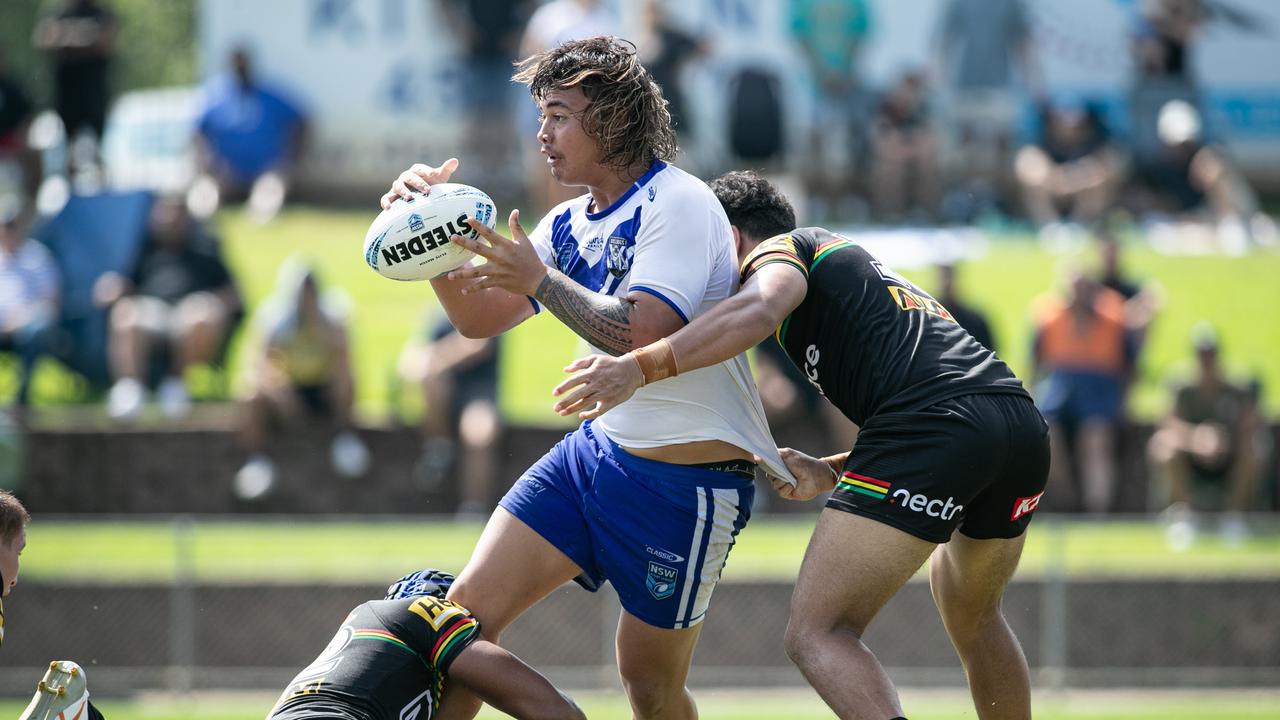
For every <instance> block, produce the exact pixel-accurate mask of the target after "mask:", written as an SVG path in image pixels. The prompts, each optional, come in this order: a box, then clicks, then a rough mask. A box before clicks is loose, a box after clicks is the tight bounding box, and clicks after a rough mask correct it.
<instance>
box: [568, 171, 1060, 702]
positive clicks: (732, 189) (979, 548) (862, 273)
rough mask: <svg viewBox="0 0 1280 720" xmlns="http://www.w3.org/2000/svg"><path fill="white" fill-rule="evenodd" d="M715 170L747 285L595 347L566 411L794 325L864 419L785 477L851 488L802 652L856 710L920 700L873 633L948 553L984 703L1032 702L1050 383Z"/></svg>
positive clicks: (796, 642) (941, 606)
mask: <svg viewBox="0 0 1280 720" xmlns="http://www.w3.org/2000/svg"><path fill="white" fill-rule="evenodd" d="M711 188H712V190H714V191H715V193H716V196H717V197H719V199H720V202H721V204H723V205H724V208H725V211H726V212H727V214H728V216H729V222H730V223H731V224H732V225H733V233H734V236H735V239H736V240H737V243H738V254H739V258H740V259H741V261H742V283H743V284H742V288H741V290H740V291H739V292H738V294H737V295H735V296H733V297H730V298H729V299H727V300H725V301H723V302H721V303H720V304H719V305H717V306H716V307H715V308H714V309H712V310H711V311H709V312H707V313H706V314H705V315H703V316H701V317H699V318H697V319H696V320H694V321H693V322H691V323H690V324H689V325H687V326H686V327H684V328H682V329H680V330H679V331H678V332H676V333H674V334H672V335H671V336H670V337H668V338H666V339H664V340H659V341H657V342H655V343H652V344H650V345H648V346H646V347H644V348H641V349H639V350H635V351H632V352H630V353H628V354H626V355H622V356H620V357H616V358H614V357H606V356H599V355H597V356H592V357H588V358H582V359H580V360H577V361H575V362H574V363H573V364H571V365H570V366H569V367H568V368H566V370H567V371H569V372H574V373H576V374H575V375H574V376H573V377H571V378H570V379H568V380H566V381H565V382H564V383H562V384H561V385H560V386H559V387H557V388H556V390H555V393H556V395H563V398H562V399H561V400H560V401H559V402H557V403H556V410H557V411H558V412H560V413H561V414H568V413H570V412H579V415H580V416H581V417H584V418H590V417H595V416H597V415H599V414H601V413H603V412H605V411H607V410H608V409H610V408H612V407H614V406H616V405H617V404H618V403H620V402H622V401H623V400H625V399H626V398H628V397H630V395H631V393H632V392H634V391H635V389H636V388H637V387H639V386H640V385H643V384H645V383H648V382H655V381H658V380H661V379H663V378H666V377H670V376H672V375H675V374H676V373H677V372H690V371H695V370H696V369H698V368H701V367H704V366H706V365H709V364H711V363H715V362H719V361H721V360H724V359H725V358H728V357H731V356H733V355H735V354H737V353H740V352H743V351H744V350H746V349H748V348H750V347H752V346H754V345H755V344H756V343H758V342H760V341H761V340H763V339H764V338H766V337H768V335H769V334H770V333H773V332H775V330H776V337H777V338H778V342H779V343H780V344H781V345H782V347H783V348H784V349H785V350H786V352H787V355H788V356H789V357H790V358H791V360H792V362H794V363H795V364H796V366H797V367H799V368H800V369H801V370H802V371H803V372H804V373H805V375H807V376H808V378H809V380H810V381H811V382H812V383H813V384H814V385H815V386H817V387H818V389H819V390H821V391H822V392H823V393H824V394H825V395H826V396H827V397H828V398H829V399H830V400H831V401H832V402H833V403H834V404H835V405H836V407H838V408H839V409H840V410H841V411H842V412H843V413H844V414H845V415H847V416H848V417H849V419H851V420H853V421H854V422H855V423H857V424H858V425H859V426H860V428H861V432H860V434H859V435H858V440H857V443H856V444H855V446H854V448H853V451H852V452H848V453H842V454H840V455H833V456H831V457H828V458H824V459H817V458H811V457H809V456H807V455H804V454H802V453H798V452H794V451H784V454H783V457H784V459H786V461H787V465H788V467H789V468H790V469H791V471H792V473H793V474H794V475H795V476H796V478H797V479H798V481H799V482H798V484H797V485H795V486H791V485H787V484H784V483H783V482H782V481H780V480H775V482H774V485H775V487H776V488H777V489H778V491H779V493H780V494H782V495H783V496H784V497H791V498H796V499H808V498H811V497H814V496H815V495H817V494H818V493H819V492H825V491H832V493H831V497H830V499H829V500H828V501H827V506H826V509H825V510H824V511H823V512H822V514H821V516H820V517H819V519H818V524H817V527H816V529H815V530H814V534H813V538H812V539H811V541H810V543H809V549H808V550H807V551H806V553H805V559H804V564H803V566H802V567H801V570H800V576H799V578H798V579H797V581H796V588H795V592H794V594H793V596H792V601H791V618H790V621H789V623H788V625H787V632H786V649H787V654H788V655H789V656H790V657H791V658H792V660H793V661H794V662H795V663H796V664H797V665H798V666H799V667H800V670H801V671H802V672H803V673H804V675H805V677H806V678H807V679H808V680H809V682H810V684H812V685H813V686H814V688H815V689H817V691H818V692H819V694H821V695H822V698H823V699H824V700H825V701H826V702H827V704H828V705H830V706H831V708H832V709H833V710H835V711H836V713H837V714H838V715H839V716H840V717H842V718H874V719H875V720H887V719H888V718H894V717H900V716H901V715H902V709H901V707H900V705H899V701H898V698H897V693H896V691H895V690H894V688H893V684H892V683H891V682H890V680H889V678H888V676H887V675H886V673H885V671H884V668H883V667H881V665H880V663H879V661H877V660H876V657H875V655H873V654H872V652H871V651H870V650H869V649H868V648H867V646H866V645H864V644H863V642H862V639H861V638H862V636H863V633H864V631H865V630H866V628H867V626H868V625H869V624H870V623H871V621H872V619H873V618H874V617H875V616H876V613H878V612H879V610H880V608H881V607H883V606H884V604H885V603H886V602H887V601H888V600H889V598H891V597H893V595H894V594H895V593H897V591H898V589H899V588H901V587H902V585H903V584H904V583H906V581H907V580H908V579H909V578H910V577H911V576H912V575H913V574H914V573H915V572H916V570H917V569H919V567H920V566H921V565H922V564H923V563H924V561H925V560H926V559H928V558H929V556H930V554H933V560H932V563H931V566H930V570H929V582H930V585H931V588H932V590H933V596H934V600H935V602H936V603H937V606H938V610H939V612H940V613H941V615H942V620H943V624H944V625H945V626H946V629H947V633H948V634H949V635H950V636H951V641H952V643H953V644H954V645H955V648H956V651H957V652H958V653H959V655H960V659H961V662H962V663H963V664H964V669H965V672H966V675H967V677H968V680H969V688H970V691H971V693H972V695H973V700H974V703H975V705H976V707H977V713H978V717H980V718H983V720H990V719H992V718H1029V717H1030V716H1031V699H1030V679H1029V673H1028V670H1027V662H1026V659H1025V657H1024V656H1023V654H1022V649H1021V647H1020V646H1019V644H1018V640H1017V638H1016V637H1014V635H1013V632H1012V630H1011V629H1010V628H1009V625H1008V623H1007V622H1006V621H1005V619H1004V616H1003V614H1002V612H1001V609H1000V601H1001V597H1002V596H1003V594H1004V588H1005V585H1006V584H1007V583H1008V581H1009V579H1010V577H1011V576H1012V575H1013V572H1014V569H1015V568H1016V567H1017V564H1018V558H1019V556H1020V555H1021V553H1022V545H1023V539H1024V534H1023V533H1024V531H1025V530H1026V528H1027V524H1028V523H1029V522H1030V520H1031V515H1032V513H1033V511H1034V510H1035V508H1036V505H1037V504H1038V503H1039V501H1040V496H1041V494H1042V493H1043V490H1044V486H1045V480H1046V477H1047V474H1048V467H1049V445H1048V437H1047V427H1046V425H1045V422H1044V419H1043V418H1042V417H1041V416H1040V413H1039V411H1037V410H1036V407H1035V405H1034V404H1033V403H1032V401H1031V397H1030V396H1029V395H1028V394H1027V392H1026V391H1025V390H1024V389H1023V387H1022V383H1021V382H1019V380H1018V378H1017V377H1015V376H1014V374H1013V373H1012V372H1011V371H1010V370H1009V368H1008V367H1007V366H1006V365H1005V364H1004V363H1003V362H1001V361H1000V359H999V358H997V357H996V356H995V354H993V353H992V352H991V351H990V350H988V349H987V348H985V347H983V346H982V345H981V344H980V343H978V342H977V341H976V340H974V339H973V337H972V336H971V335H969V333H967V332H965V330H964V329H963V328H961V327H960V325H959V324H957V323H956V322H955V320H954V319H953V318H952V317H951V315H950V313H948V312H947V309H946V308H945V307H943V306H942V305H941V304H940V303H938V301H937V300H935V299H933V298H932V297H930V296H929V294H928V293H926V292H924V291H923V290H921V289H920V288H918V287H916V286H915V285H913V284H912V283H910V282H909V281H907V280H906V279H905V278H903V277H901V276H900V275H898V274H896V273H894V272H893V271H892V270H890V269H889V268H887V267H885V266H884V265H882V264H881V263H879V262H877V261H876V260H875V259H874V258H873V257H872V256H871V255H869V254H868V253H867V252H866V251H865V250H864V249H862V248H861V247H859V246H858V245H856V244H855V243H853V242H851V241H850V240H848V239H847V238H844V237H841V236H840V235H837V234H834V233H831V232H828V231H827V230H824V229H822V228H802V229H796V230H793V229H792V228H793V226H794V225H795V213H794V211H793V210H792V209H791V205H790V203H788V202H787V200H786V198H785V197H783V196H782V195H781V194H779V193H778V192H777V190H775V189H774V188H773V187H772V186H771V185H769V183H768V182H766V181H765V180H764V179H763V178H761V177H759V176H758V175H755V174H752V173H743V172H734V173H729V174H728V175H725V176H723V177H721V178H718V179H716V180H714V181H713V182H712V183H711ZM762 241H763V242H762ZM566 393H567V394H566ZM956 530H959V532H954V531H956ZM935 549H937V552H936V553H935V552H934V551H935Z"/></svg>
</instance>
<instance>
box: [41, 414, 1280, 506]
mask: <svg viewBox="0 0 1280 720" xmlns="http://www.w3.org/2000/svg"><path fill="white" fill-rule="evenodd" d="M774 430H775V437H776V440H777V442H778V443H779V444H780V445H784V446H790V447H795V448H798V449H801V450H805V451H807V452H812V453H817V454H828V453H831V452H835V449H834V448H833V446H832V445H831V443H829V442H828V441H827V440H826V438H825V434H824V433H823V431H822V429H821V428H820V427H819V426H818V425H817V424H816V423H797V424H790V425H782V426H779V427H776V428H774ZM564 432H565V431H564V429H547V428H527V427H518V428H511V429H509V430H508V431H507V432H506V433H505V435H504V437H503V440H502V443H501V448H500V449H499V455H500V464H499V473H498V480H497V482H496V483H495V490H494V492H495V494H497V495H500V494H501V493H502V492H504V491H505V490H506V488H507V487H509V486H510V484H511V482H512V481H514V480H515V478H517V477H519V476H520V473H521V472H523V471H524V470H525V468H527V467H528V466H529V465H530V464H532V463H533V462H534V461H535V460H537V459H538V458H539V457H541V456H542V454H543V453H544V452H546V451H547V449H548V448H550V447H551V446H552V445H553V444H555V442H556V441H558V440H559V439H560V438H561V437H562V436H563V434H564ZM1273 432H1274V433H1275V434H1276V440H1277V442H1276V446H1277V447H1280V427H1277V428H1275V429H1273ZM1150 433H1151V428H1150V426H1145V425H1135V426H1130V427H1128V428H1126V430H1125V431H1124V433H1123V437H1122V441H1121V457H1122V460H1121V473H1120V477H1121V478H1122V482H1121V483H1120V484H1119V487H1118V488H1117V499H1118V508H1119V509H1120V510H1121V511H1124V512H1144V511H1146V510H1147V509H1148V506H1147V504H1148V497H1147V496H1148V478H1147V475H1148V470H1147V465H1146V461H1145V457H1144V448H1145V446H1146V441H1147V438H1148V437H1149V436H1150ZM360 434H361V436H362V437H363V438H364V440H365V442H366V443H367V444H368V445H369V448H370V451H371V452H372V455H373V464H372V467H371V469H370V471H369V473H368V474H367V476H366V477H364V478H361V479H359V480H354V481H353V480H348V479H344V478H341V477H339V476H337V475H336V474H335V473H334V472H333V471H332V470H331V469H330V468H329V464H328V447H329V445H328V443H329V436H328V434H327V433H325V432H323V431H321V430H310V431H305V430H304V431H297V432H291V433H289V434H287V435H286V434H279V435H278V437H277V439H276V440H275V441H274V442H273V443H272V445H271V447H270V451H271V454H272V455H273V456H274V457H275V458H276V459H277V465H278V471H279V476H280V480H279V485H278V488H277V492H275V493H274V494H273V495H272V496H270V497H268V498H265V499H263V500H260V501H256V502H253V503H243V502H240V501H238V500H237V499H236V498H235V496H234V494H233V493H232V489H231V487H232V478H233V476H234V474H235V471H236V469H237V468H238V467H239V466H240V464H241V463H242V462H244V453H243V452H242V451H241V450H240V449H239V447H238V446H237V444H236V439H235V435H234V434H233V433H232V432H231V431H230V430H228V429H225V428H217V429H212V428H209V427H190V426H187V427H180V428H174V429H156V428H151V429H136V430H131V429H119V428H117V429H109V430H102V429H93V430H83V431H81V430H47V429H46V430H35V431H32V432H31V433H30V434H29V435H28V437H27V442H26V471H25V479H24V482H23V483H22V486H21V488H20V495H21V497H22V498H23V501H24V502H26V503H27V505H28V507H29V508H30V509H31V510H32V512H36V513H255V512H268V513H292V512H301V513H362V514H366V513H400V514H403V513H432V512H442V513H450V512H453V510H454V509H455V508H456V504H457V488H456V487H455V486H454V485H452V484H450V483H444V484H442V485H440V486H438V487H421V486H418V485H416V484H415V481H414V479H413V473H412V468H413V465H414V461H415V460H416V459H417V456H418V452H419V449H420V448H421V442H422V441H421V437H420V435H419V433H418V431H417V430H416V429H412V428H396V427H390V428H367V429H363V430H361V431H360ZM1276 477H1277V475H1276V468H1275V466H1274V462H1273V464H1272V466H1271V467H1270V468H1269V469H1268V471H1267V480H1266V481H1265V482H1264V483H1263V486H1264V489H1263V492H1262V493H1261V499H1260V502H1263V503H1265V507H1266V508H1270V509H1277V506H1276V498H1277V492H1276V486H1277V480H1276ZM1071 495H1072V493H1070V492H1062V491H1057V490H1054V489H1051V492H1049V493H1047V494H1046V495H1045V500H1044V502H1043V503H1042V504H1041V508H1042V509H1044V510H1046V511H1050V512H1060V511H1073V510H1075V509H1076V506H1075V504H1074V503H1073V502H1072V498H1071ZM756 497H757V503H758V505H757V511H758V512H801V513H812V512H816V511H817V510H818V509H819V508H820V507H821V504H822V503H821V501H814V502H809V503H794V502H786V501H783V500H780V499H777V498H775V497H774V496H773V492H772V490H771V489H769V488H767V487H761V488H760V492H758V493H757V496H756ZM495 499H496V498H495Z"/></svg>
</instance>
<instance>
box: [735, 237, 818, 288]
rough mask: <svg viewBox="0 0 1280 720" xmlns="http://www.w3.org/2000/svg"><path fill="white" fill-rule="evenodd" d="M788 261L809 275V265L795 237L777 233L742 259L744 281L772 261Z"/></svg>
mask: <svg viewBox="0 0 1280 720" xmlns="http://www.w3.org/2000/svg"><path fill="white" fill-rule="evenodd" d="M778 262H780V263H786V264H788V265H791V266H792V267H794V268H796V269H797V270H799V271H800V272H802V273H804V275H805V277H808V276H809V265H808V264H807V263H806V262H805V261H804V260H803V259H802V258H801V256H800V249H799V248H798V247H796V241H795V238H793V237H792V236H791V235H777V236H774V237H772V238H769V239H768V240H765V241H764V242H762V243H760V244H759V245H757V246H756V249H755V250H752V251H751V254H749V255H747V259H746V260H743V261H742V271H741V272H742V281H743V282H745V281H746V279H747V278H748V277H751V274H752V273H754V272H755V271H757V270H759V269H760V268H762V267H764V266H765V265H769V264H771V263H778Z"/></svg>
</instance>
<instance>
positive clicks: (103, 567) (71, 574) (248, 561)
mask: <svg viewBox="0 0 1280 720" xmlns="http://www.w3.org/2000/svg"><path fill="white" fill-rule="evenodd" d="M183 527H185V529H182V528H183ZM480 530H481V526H480V524H479V523H454V522H440V521H428V520H422V521H415V520H406V519H398V520H390V521H370V522H351V521H336V522H328V521H324V522H320V521H314V522H307V521H301V522H300V521H298V520H296V519H291V520H268V521H246V520H232V521H225V522H223V521H211V522H200V523H195V524H192V525H189V526H175V525H173V524H171V523H165V522H139V521H129V522H121V521H97V520H94V521H85V520H74V521H49V520H38V521H37V522H36V523H34V524H33V525H32V526H31V528H30V531H29V542H28V547H27V550H26V552H25V553H24V554H23V561H22V573H23V577H24V578H25V579H29V580H83V579H84V578H101V579H103V580H108V579H109V580H111V581H166V580H169V579H171V578H172V577H173V576H174V573H175V568H176V567H178V566H179V565H181V566H182V567H185V568H187V569H188V571H189V572H191V573H192V576H193V577H194V578H196V579H198V580H203V581H210V582H235V581H253V580H268V581H311V580H320V581H324V580H342V581H351V582H366V581H367V582H369V583H370V584H371V585H378V586H381V585H385V584H386V583H387V582H388V581H389V580H390V579H392V578H394V577H396V576H398V575H401V574H403V573H404V572H407V571H409V570H413V569H417V568H420V567H422V566H424V565H432V566H435V567H440V568H445V569H453V570H454V571H457V570H459V569H461V568H462V566H463V565H464V564H465V563H466V561H467V558H468V557H470V553H471V549H472V548H473V547H474V545H475V541H476V539H477V538H478V537H479V534H480ZM811 531H812V518H808V517H805V518H798V519H773V518H762V519H760V520H757V521H753V522H752V523H751V525H750V527H749V528H748V529H747V530H746V531H745V532H743V533H742V535H741V536H740V538H739V541H738V544H737V546H736V547H735V548H734V550H733V554H732V555H731V556H730V558H729V564H728V568H727V569H726V570H725V578H726V580H729V581H732V580H747V579H760V578H772V579H791V578H794V577H795V575H796V571H797V570H798V568H799V566H800V561H801V558H802V557H803V555H804V548H805V545H806V544H807V542H808V538H809V534H810V532H811ZM177 538H182V539H181V540H177ZM179 548H182V549H181V550H179ZM179 552H181V562H180V561H179ZM1049 567H1061V568H1063V569H1064V571H1065V572H1066V573H1068V574H1070V575H1074V576H1126V577H1131V576H1152V575H1157V576H1176V577H1192V576H1205V575H1213V576H1242V575H1245V576H1249V575H1266V576H1275V575H1277V574H1280V532H1277V529H1276V528H1275V527H1273V528H1272V529H1271V531H1270V532H1269V533H1264V534H1256V535H1254V536H1253V537H1251V538H1250V539H1249V540H1247V541H1246V543H1245V544H1244V545H1242V546H1240V547H1227V546H1225V545H1223V544H1222V543H1221V542H1219V541H1218V540H1217V538H1216V537H1214V536H1213V535H1211V534H1210V535H1206V536H1204V539H1203V540H1201V541H1200V542H1199V543H1198V544H1196V545H1195V546H1193V547H1192V548H1191V549H1190V550H1189V551H1187V552H1185V553H1173V552H1170V551H1169V550H1168V549H1167V547H1166V546H1165V543H1164V538H1163V534H1162V529H1161V527H1160V526H1159V525H1157V524H1154V523H1147V522H1107V523H1082V522H1079V521H1058V520H1056V519H1055V518H1053V517H1052V516H1045V517H1041V518H1037V522H1036V523H1034V524H1033V525H1032V526H1031V531H1030V533H1029V535H1028V540H1027V547H1026V551H1025V552H1024V554H1023V559H1022V565H1021V567H1020V569H1019V573H1020V575H1021V576H1022V577H1036V576H1040V575H1043V574H1044V573H1045V571H1046V568H1049Z"/></svg>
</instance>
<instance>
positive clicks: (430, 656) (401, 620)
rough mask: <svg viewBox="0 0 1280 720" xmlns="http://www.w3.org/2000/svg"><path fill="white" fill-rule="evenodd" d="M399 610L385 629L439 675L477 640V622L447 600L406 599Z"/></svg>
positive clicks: (426, 596)
mask: <svg viewBox="0 0 1280 720" xmlns="http://www.w3.org/2000/svg"><path fill="white" fill-rule="evenodd" d="M400 607H401V608H402V610H401V611H400V612H397V613H396V615H395V617H394V618H393V619H391V620H390V621H388V623H387V624H388V626H389V627H391V628H392V632H394V633H395V634H396V635H397V636H399V637H400V638H402V639H403V640H404V641H405V642H406V643H407V644H408V645H409V647H410V648H412V649H413V651H414V652H416V653H418V655H419V656H420V657H421V658H422V659H423V661H425V662H426V663H427V664H428V665H430V666H431V667H433V668H435V669H436V670H437V671H438V672H439V673H440V674H442V675H443V674H446V673H448V672H449V665H451V664H452V663H453V661H454V659H456V658H457V657H458V655H459V654H460V653H461V652H462V651H463V650H464V649H466V647H467V646H468V645H470V644H471V643H473V642H475V641H476V640H477V639H479V637H480V621H479V620H476V618H475V616H474V615H472V614H471V611H470V610H467V609H466V608H464V607H462V606H461V605H457V604H455V603H451V602H449V601H448V600H440V599H437V598H434V597H431V596H429V595H424V596H422V597H417V598H411V599H407V600H405V601H403V604H402V605H400Z"/></svg>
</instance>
